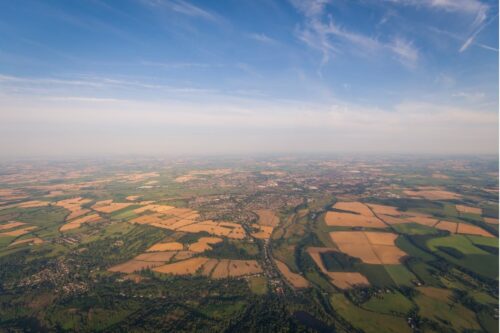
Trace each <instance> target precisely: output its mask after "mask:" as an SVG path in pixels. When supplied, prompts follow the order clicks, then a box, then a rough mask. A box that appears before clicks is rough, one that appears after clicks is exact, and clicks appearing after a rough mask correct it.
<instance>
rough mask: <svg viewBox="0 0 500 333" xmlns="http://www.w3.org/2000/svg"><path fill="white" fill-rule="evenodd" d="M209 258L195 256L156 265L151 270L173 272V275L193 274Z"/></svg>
mask: <svg viewBox="0 0 500 333" xmlns="http://www.w3.org/2000/svg"><path fill="white" fill-rule="evenodd" d="M209 260H210V259H209V258H203V257H197V258H191V259H187V260H183V261H179V262H175V263H172V264H167V265H163V266H160V267H156V268H154V269H153V270H154V271H155V272H158V273H165V274H173V275H193V274H196V272H197V271H198V270H199V269H201V267H202V266H203V265H204V264H206V263H207V262H208V261H209Z"/></svg>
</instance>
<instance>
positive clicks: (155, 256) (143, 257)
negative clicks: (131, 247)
mask: <svg viewBox="0 0 500 333" xmlns="http://www.w3.org/2000/svg"><path fill="white" fill-rule="evenodd" d="M176 254H177V252H176V251H166V252H152V253H142V254H139V255H138V256H136V257H135V258H134V260H138V261H163V262H167V261H170V259H172V257H174V256H175V255H176Z"/></svg>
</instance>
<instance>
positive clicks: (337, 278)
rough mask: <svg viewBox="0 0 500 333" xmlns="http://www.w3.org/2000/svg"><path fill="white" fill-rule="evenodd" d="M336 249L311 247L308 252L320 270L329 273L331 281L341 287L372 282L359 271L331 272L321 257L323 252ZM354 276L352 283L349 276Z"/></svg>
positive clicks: (345, 287)
mask: <svg viewBox="0 0 500 333" xmlns="http://www.w3.org/2000/svg"><path fill="white" fill-rule="evenodd" d="M332 251H335V250H333V249H329V248H325V247H309V248H307V253H309V256H311V258H312V259H313V261H314V262H315V263H316V265H317V266H318V267H319V269H320V271H321V272H322V273H323V274H325V275H327V276H328V277H329V278H330V280H331V283H332V284H333V285H335V286H336V287H338V288H340V289H347V288H351V287H352V286H353V285H356V284H366V285H369V284H370V283H369V282H368V280H367V279H366V278H365V277H364V276H363V275H362V274H360V273H357V272H329V271H328V270H327V269H326V267H325V265H324V264H323V260H322V259H321V253H327V252H332ZM350 277H352V283H349V281H350V280H349V278H350Z"/></svg>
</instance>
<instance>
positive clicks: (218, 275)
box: [212, 259, 229, 279]
mask: <svg viewBox="0 0 500 333" xmlns="http://www.w3.org/2000/svg"><path fill="white" fill-rule="evenodd" d="M228 266H229V260H227V259H221V260H220V261H219V263H218V264H217V266H215V268H214V270H213V272H212V278H213V279H224V278H227V277H228V276H229V268H228Z"/></svg>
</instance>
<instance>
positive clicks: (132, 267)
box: [108, 259, 164, 273]
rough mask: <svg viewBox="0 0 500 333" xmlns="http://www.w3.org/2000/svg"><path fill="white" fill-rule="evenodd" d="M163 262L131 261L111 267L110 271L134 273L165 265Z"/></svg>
mask: <svg viewBox="0 0 500 333" xmlns="http://www.w3.org/2000/svg"><path fill="white" fill-rule="evenodd" d="M163 264H164V262H163V261H140V260H134V259H132V260H129V261H126V262H124V263H122V264H119V265H116V266H113V267H110V268H109V269H108V271H110V272H120V273H134V272H138V271H141V270H143V269H147V268H153V267H157V266H161V265H163Z"/></svg>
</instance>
